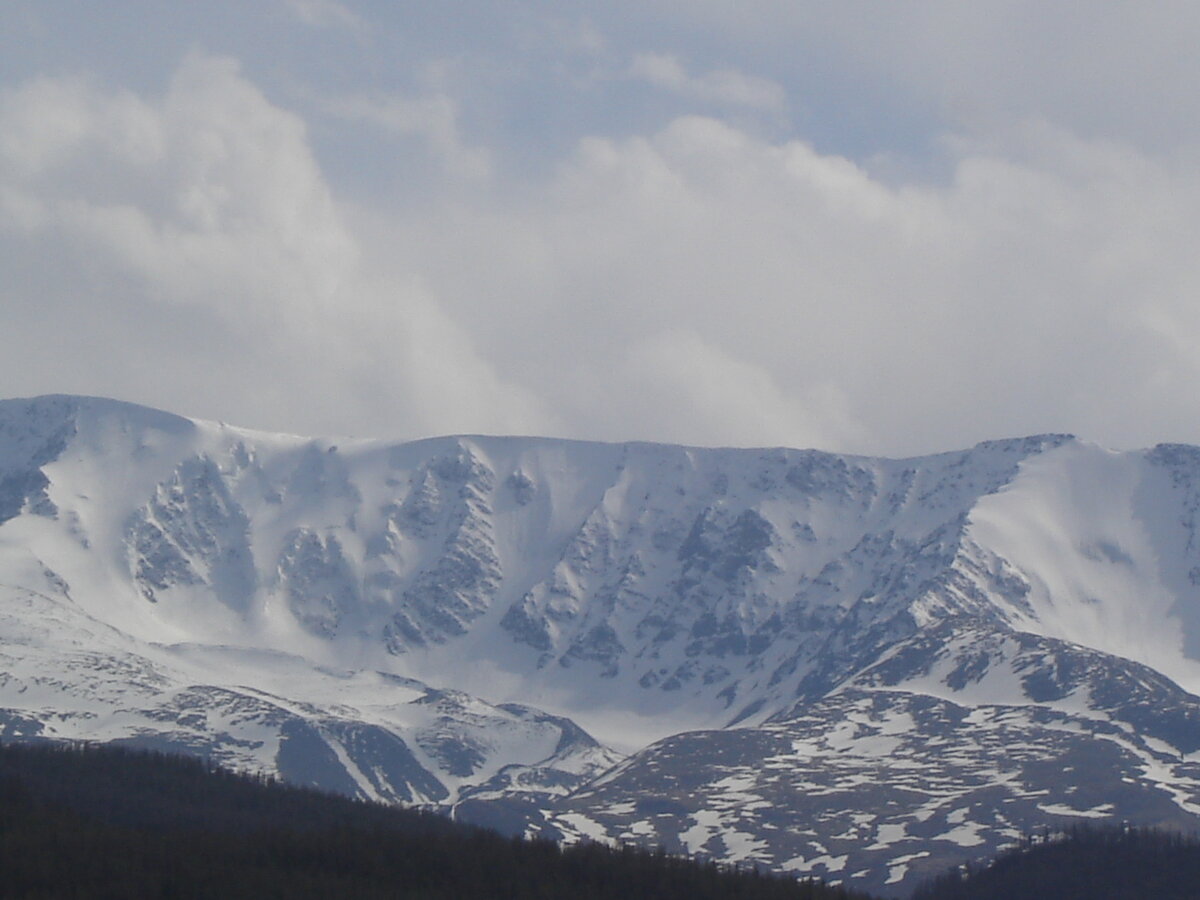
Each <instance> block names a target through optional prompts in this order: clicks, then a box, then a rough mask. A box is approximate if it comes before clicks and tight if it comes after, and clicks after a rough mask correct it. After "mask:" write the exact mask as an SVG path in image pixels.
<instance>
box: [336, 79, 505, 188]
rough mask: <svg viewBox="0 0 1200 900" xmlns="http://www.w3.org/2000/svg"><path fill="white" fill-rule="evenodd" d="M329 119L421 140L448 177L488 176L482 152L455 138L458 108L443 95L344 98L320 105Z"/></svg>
mask: <svg viewBox="0 0 1200 900" xmlns="http://www.w3.org/2000/svg"><path fill="white" fill-rule="evenodd" d="M321 106H322V109H323V111H324V112H326V113H327V114H329V115H332V116H335V117H337V118H341V119H348V120H352V121H358V122H366V123H368V124H370V125H373V126H375V127H376V128H381V129H383V130H384V131H386V132H389V133H391V134H395V135H414V136H416V137H420V138H422V139H423V140H424V141H425V142H426V145H427V146H428V148H429V149H430V151H431V152H432V154H433V155H434V157H435V158H436V159H438V160H439V161H440V162H441V163H442V165H443V166H444V167H445V169H446V170H447V171H448V172H449V173H450V174H452V175H456V176H459V177H464V178H471V179H484V178H487V177H488V176H489V175H490V174H491V170H492V166H491V159H490V157H489V154H488V152H487V151H486V150H485V149H482V148H478V147H469V146H467V145H466V144H465V143H464V142H463V140H462V136H461V135H460V134H459V127H458V104H457V103H456V102H455V101H454V99H453V98H451V97H450V96H448V95H447V94H445V93H432V94H429V95H427V96H424V97H405V96H401V95H396V94H392V95H388V96H374V97H370V96H363V95H360V96H348V97H340V98H336V99H332V100H327V101H325V102H324V103H322V104H321Z"/></svg>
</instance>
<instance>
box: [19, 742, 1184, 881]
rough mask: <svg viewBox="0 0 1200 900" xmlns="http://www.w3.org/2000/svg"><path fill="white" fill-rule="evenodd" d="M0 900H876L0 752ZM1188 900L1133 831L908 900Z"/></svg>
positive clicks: (128, 767) (1039, 839) (344, 805)
mask: <svg viewBox="0 0 1200 900" xmlns="http://www.w3.org/2000/svg"><path fill="white" fill-rule="evenodd" d="M0 897H4V898H9V897H12V898H16V897H21V898H44V900H52V898H80V900H82V898H113V900H116V898H121V900H126V898H130V900H138V898H156V900H191V898H196V900H199V898H235V900H236V898H256V900H257V898H289V900H291V898H317V897H321V898H327V897H355V898H366V900H372V898H414V900H415V898H430V900H451V898H453V900H467V898H472V900H473V898H496V900H501V898H503V900H525V898H530V900H539V898H547V900H549V898H571V900H593V898H595V900H604V898H621V900H630V898H641V897H653V898H662V900H672V898H677V897H678V898H688V900H707V898H712V900H716V898H736V900H758V898H762V900H871V898H870V897H869V896H868V895H866V894H863V893H861V892H855V891H852V890H847V889H845V888H842V887H840V886H836V885H827V884H824V883H822V882H819V881H796V880H794V879H791V878H785V877H780V876H774V875H770V874H767V873H764V872H760V871H757V870H755V869H753V868H748V867H742V868H734V867H730V866H723V865H718V864H715V863H711V862H701V861H695V860H689V859H685V858H682V857H679V856H673V855H670V854H667V853H663V852H656V851H649V850H642V849H635V848H633V847H618V848H613V847H608V846H605V845H601V844H596V843H585V844H578V845H575V846H571V847H561V846H559V845H557V844H554V843H552V842H549V841H536V840H521V839H513V838H506V837H503V836H501V835H499V834H497V833H494V832H490V831H487V830H484V829H481V828H476V827H472V826H467V825H463V824H459V823H456V822H453V821H451V820H450V819H448V818H446V817H444V816H442V815H439V814H436V813H430V812H422V811H419V810H411V809H400V808H397V807H391V806H383V805H380V804H374V803H366V802H362V801H358V800H351V799H348V798H346V797H340V796H334V795H329V794H324V793H321V792H318V791H314V790H310V789H307V788H299V787H295V786H289V785H286V784H283V783H282V782H279V781H277V780H274V779H271V778H254V777H249V776H246V775H239V774H233V773H230V772H228V771H225V770H223V769H221V768H219V767H217V766H215V765H213V764H212V763H210V762H207V761H204V760H201V759H197V758H191V757H179V756H168V755H164V754H159V753H152V752H141V751H131V750H128V749H118V748H112V747H105V746H101V745H92V744H70V745H64V744H49V743H47V744H7V745H4V744H0ZM1000 898H1005V900H1010V898H1053V900H1151V898H1152V900H1195V898H1200V839H1198V838H1197V837H1195V836H1188V835H1181V834H1178V833H1174V832H1163V831H1157V830H1154V829H1147V828H1135V827H1128V826H1121V825H1118V826H1108V827H1083V826H1080V827H1075V828H1071V829H1068V830H1066V831H1063V832H1056V833H1051V832H1043V833H1042V834H1040V835H1036V836H1028V837H1026V838H1025V839H1023V840H1022V841H1021V842H1020V843H1019V844H1018V845H1017V846H1014V847H1013V848H1011V849H1009V850H1007V851H1005V852H1004V853H1002V854H1000V856H999V857H997V858H996V859H995V860H993V861H991V862H990V863H989V864H987V865H979V864H964V865H962V866H959V867H955V868H953V869H950V870H948V871H947V872H946V873H944V874H943V875H941V876H939V877H937V878H934V879H932V880H930V881H928V882H927V883H925V884H923V885H921V886H920V887H918V888H917V889H916V891H915V892H914V893H913V895H912V897H911V900H1000Z"/></svg>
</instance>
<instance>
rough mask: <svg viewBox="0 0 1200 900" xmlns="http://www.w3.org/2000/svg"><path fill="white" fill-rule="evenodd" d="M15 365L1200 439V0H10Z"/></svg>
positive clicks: (396, 394) (2, 66)
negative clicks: (1140, 0)
mask: <svg viewBox="0 0 1200 900" xmlns="http://www.w3.org/2000/svg"><path fill="white" fill-rule="evenodd" d="M4 6H5V12H4V14H3V18H4V26H3V27H2V28H0V395H3V396H29V395H34V394H43V393H54V392H69V393H86V394H96V395H103V396H111V397H117V398H121V399H126V400H132V401H136V402H141V403H148V404H151V405H155V406H159V407H163V408H166V409H170V410H172V411H176V412H180V413H184V414H188V415H193V416H200V417H204V418H211V419H221V420H224V421H228V422H231V423H235V424H240V425H245V426H249V427H255V428H262V429H268V430H276V431H290V432H298V433H307V434H353V435H360V436H387V437H404V438H415V437H423V436H427V435H432V434H440V433H451V432H454V433H457V432H486V433H523V434H530V433H536V434H548V435H556V436H564V437H577V438H599V439H606V440H624V439H641V440H656V441H672V442H685V443H694V444H703V445H736V446H750V445H788V446H799V447H810V446H812V447H820V448H824V449H830V450H840V451H852V452H864V453H885V454H891V455H902V454H915V453H923V452H931V451H935V450H944V449H953V448H958V447H962V446H967V445H970V444H973V443H975V442H977V441H979V440H984V439H989V438H995V437H1003V436H1014V435H1023V434H1030V433H1035V432H1044V431H1070V432H1073V433H1076V434H1079V435H1080V436H1081V437H1084V438H1086V439H1089V440H1093V441H1097V442H1099V443H1101V444H1104V445H1107V446H1111V447H1116V448H1127V447H1135V446H1147V445H1150V444H1153V443H1157V442H1159V441H1189V442H1196V443H1200V410H1198V406H1200V404H1198V398H1200V152H1198V151H1200V91H1198V90H1197V86H1200V54H1198V53H1197V52H1196V48H1197V47H1198V46H1200V6H1197V5H1196V4H1195V3H1191V2H1188V3H1184V2H1172V0H1155V2H1153V3H1146V4H1131V3H1127V2H1120V3H1118V2H1109V0H1089V2H1088V3H1078V2H1053V0H1051V2H1046V0H1040V2H1036V3H1034V2H1024V0H1005V2H995V0H971V2H970V3H964V2H961V0H924V2H919V3H918V2H913V3H907V2H902V3H900V2H897V3H885V2H869V3H868V2H859V0H840V2H837V3H830V2H827V0H820V2H807V0H786V2H785V0H778V2H776V0H743V2H742V3H740V4H736V5H735V4H730V3H724V2H722V3H714V2H709V0H687V2H676V0H660V2H654V0H638V2H628V0H608V2H604V3H596V2H587V0H585V2H580V3H570V4H564V3H551V2H541V0H511V2H503V0H488V2H478V0H461V2H460V0H446V2H442V3H428V2H408V0H400V2H394V0H393V2H382V0H381V2H354V0H346V2H334V0H255V2H249V3H247V2H245V0H238V2H233V0H209V2H205V3H188V4H179V3H166V2H135V0H117V2H114V3H106V4H86V3H79V2H77V0H71V2H65V0H5V4H4Z"/></svg>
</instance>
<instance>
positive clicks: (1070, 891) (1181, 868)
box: [912, 826, 1200, 900]
mask: <svg viewBox="0 0 1200 900" xmlns="http://www.w3.org/2000/svg"><path fill="white" fill-rule="evenodd" d="M1014 897H1053V898H1054V900H1196V898H1198V897H1200V839H1198V838H1196V837H1195V836H1189V835H1183V834H1180V833H1178V832H1169V831H1159V830H1156V829H1153V828H1134V827H1122V826H1109V827H1095V826H1076V827H1073V828H1070V829H1067V830H1065V831H1062V832H1058V833H1053V834H1050V833H1046V834H1043V835H1041V836H1040V837H1037V838H1035V837H1027V838H1026V839H1025V840H1023V841H1022V842H1021V843H1020V845H1019V846H1017V847H1014V848H1012V849H1010V850H1007V851H1005V852H1003V853H1001V854H1000V855H999V856H998V857H997V858H996V859H995V860H994V861H993V862H992V863H990V864H989V865H987V866H986V867H981V868H977V869H976V868H971V867H963V868H957V869H951V870H950V871H948V872H947V873H946V874H944V875H941V876H939V877H938V878H936V879H934V880H933V881H931V882H929V883H927V884H925V885H923V886H921V887H919V888H918V889H917V890H916V891H915V892H914V894H913V896H912V900H1011V898H1014Z"/></svg>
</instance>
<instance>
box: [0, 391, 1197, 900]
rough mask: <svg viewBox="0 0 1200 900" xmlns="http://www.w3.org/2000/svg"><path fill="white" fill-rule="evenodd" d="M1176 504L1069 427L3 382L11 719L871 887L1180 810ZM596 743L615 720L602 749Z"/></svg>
mask: <svg viewBox="0 0 1200 900" xmlns="http://www.w3.org/2000/svg"><path fill="white" fill-rule="evenodd" d="M1198 508H1200V450H1196V449H1195V448H1189V447H1178V446H1163V447H1158V448H1155V449H1153V450H1150V451H1145V452H1137V453H1120V454H1118V453H1112V452H1109V451H1106V450H1103V449H1102V448H1098V447H1095V446H1092V445H1088V444H1085V443H1082V442H1079V441H1077V440H1075V439H1073V438H1070V437H1068V436H1063V435H1046V436H1039V437H1031V438H1023V439H1017V440H1007V441H995V442H988V443H984V444H980V445H978V446H976V447H974V448H971V449H969V450H964V451H957V452H952V453H944V454H938V455H935V456H929V457H922V458H918V459H908V460H887V459H869V458H864V457H852V456H838V455H834V454H828V453H822V452H818V451H800V450H785V449H772V450H728V449H709V450H704V449H696V448H686V447H672V446H663V445H652V444H590V443H582V442H570V441H557V440H547V439H535V438H487V437H456V438H436V439H430V440H425V441H418V442H414V443H407V444H396V443H388V442H385V441H357V440H353V441H347V440H339V441H331V440H322V439H309V438H302V437H292V436H281V435H267V434H261V433H256V432H251V431H247V430H244V429H238V428H232V427H229V426H225V425H221V424H216V423H207V422H198V421H192V420H189V419H184V418H181V417H178V416H172V415H170V414H167V413H160V412H156V411H153V410H146V409H143V408H139V407H135V406H130V405H127V404H121V403H116V402H114V401H106V400H97V399H88V398H76V397H47V398H36V399H33V400H15V401H3V402H0V653H2V654H3V655H4V666H3V671H4V673H5V674H4V675H3V676H2V677H0V709H2V710H4V711H3V712H2V713H0V714H2V715H3V716H4V721H5V723H6V724H5V726H4V727H5V729H6V733H7V734H8V735H9V736H10V737H11V736H17V735H40V736H42V737H51V738H55V737H57V738H64V737H65V738H88V739H96V740H107V741H136V742H140V743H142V744H148V745H155V746H173V747H180V748H185V749H188V750H189V751H192V752H200V753H207V754H211V755H214V756H216V757H217V758H219V759H222V760H224V761H227V762H229V763H231V764H234V765H237V766H240V767H244V768H250V769H255V770H259V771H277V772H280V773H281V774H283V775H284V776H285V777H287V778H289V779H291V780H293V781H297V782H300V783H307V784H317V785H321V786H325V787H330V788H333V789H336V790H340V791H343V792H346V793H352V794H358V795H361V796H365V797H371V798H378V799H385V800H398V801H401V802H414V803H426V804H434V805H442V806H445V807H447V808H450V807H453V808H454V809H456V810H457V811H458V813H459V814H460V816H462V817H464V818H475V819H477V820H481V821H482V820H487V821H490V822H494V823H496V824H502V825H503V826H504V827H506V828H509V829H511V830H514V831H541V832H542V833H546V834H555V835H561V836H564V837H566V838H567V839H576V838H578V837H580V836H590V837H606V838H620V839H625V840H629V839H636V840H644V841H646V842H648V843H655V842H662V843H664V844H666V845H668V846H672V847H678V848H680V849H687V850H690V851H695V852H703V853H708V854H711V855H713V856H715V857H717V858H720V859H725V860H738V859H753V860H759V861H761V862H763V863H766V864H769V865H771V866H774V867H778V868H782V869H785V870H790V871H797V872H816V873H825V874H828V875H830V876H832V877H843V878H847V879H850V880H856V881H858V882H861V883H863V884H868V885H872V886H876V887H881V888H886V889H887V890H889V891H893V892H896V891H900V890H901V889H903V888H904V887H905V886H906V885H908V884H910V883H911V881H912V879H913V878H915V877H916V876H917V875H918V874H919V873H920V872H921V871H923V870H925V869H929V868H936V866H938V865H941V863H942V861H943V860H944V859H945V858H948V856H949V855H953V854H954V853H959V852H970V853H972V854H978V855H980V856H983V855H986V854H987V853H988V852H990V851H991V850H993V849H994V848H995V847H997V846H998V845H999V844H1000V843H1002V842H1003V841H1005V840H1008V839H1009V838H1011V837H1012V836H1014V835H1016V834H1018V833H1019V832H1020V830H1021V829H1023V828H1026V827H1033V826H1035V825H1037V824H1039V823H1040V822H1041V821H1043V820H1045V819H1046V818H1047V817H1049V818H1050V819H1055V817H1059V818H1062V817H1068V818H1069V817H1071V816H1075V817H1089V816H1099V815H1113V816H1117V815H1121V816H1126V817H1129V818H1138V819H1139V820H1145V821H1154V822H1175V823H1187V822H1192V821H1194V817H1195V816H1196V815H1197V813H1198V812H1200V809H1198V808H1197V806H1196V803H1197V801H1196V796H1195V781H1194V779H1195V772H1194V767H1195V765H1196V762H1197V760H1200V757H1196V756H1195V754H1196V753H1197V752H1198V750H1200V730H1198V729H1200V726H1198V725H1197V722H1198V721H1200V720H1198V718H1197V713H1196V708H1197V707H1196V704H1197V702H1198V701H1197V700H1196V698H1195V697H1194V696H1192V695H1191V694H1188V693H1186V692H1185V691H1184V690H1183V689H1181V687H1180V685H1182V686H1183V687H1184V688H1187V689H1189V690H1195V689H1196V688H1197V686H1200V668H1198V666H1200V663H1198V659H1200V596H1198V595H1197V591H1198V590H1200V587H1198V585H1200V576H1197V575H1196V573H1197V572H1200V546H1198V545H1197V537H1196V527H1197V526H1196V511H1197V509H1198ZM1135 663H1140V664H1142V665H1143V666H1148V667H1151V668H1144V667H1143V668H1139V667H1138V666H1137V665H1135ZM855 723H857V724H855ZM851 726H853V727H851ZM860 726H861V727H860ZM590 734H595V735H596V736H597V738H598V739H599V742H598V741H597V740H595V739H593V738H592V737H591V736H590ZM655 741H657V743H653V742H655ZM600 742H603V743H604V744H607V745H609V747H615V748H617V750H619V751H622V752H626V753H634V754H635V755H633V756H632V757H631V758H630V759H629V760H628V761H626V762H625V763H622V764H621V765H620V766H618V767H617V768H616V769H613V770H612V771H608V772H607V774H605V775H604V777H603V779H602V780H601V781H598V782H594V783H591V784H589V782H590V781H591V780H592V779H593V778H595V777H596V776H598V775H600V774H601V773H602V772H605V770H607V769H609V767H610V766H612V765H613V764H614V763H617V762H618V761H619V760H620V755H619V754H618V753H617V752H615V751H614V750H612V749H609V748H608V747H606V746H603V745H602V744H601V743H600ZM651 744H653V746H648V745H651ZM643 748H645V749H643ZM1018 750H1019V751H1020V752H1018ZM635 751H640V752H635ZM771 760H774V761H775V763H772V764H770V765H768V762H769V761H771ZM1063 772H1076V773H1078V778H1074V777H1073V778H1069V779H1064V778H1063V777H1062V776H1063ZM835 776H836V777H835ZM831 779H832V780H831ZM1076 782H1078V785H1084V784H1085V783H1086V785H1087V787H1077V785H1076ZM954 785H957V787H954ZM1076 790H1082V791H1083V792H1084V794H1083V795H1080V796H1078V797H1077V796H1075V792H1076ZM1089 791H1090V792H1091V793H1089ZM1093 794H1094V796H1093ZM817 798H823V799H817ZM1093 800H1094V801H1095V802H1092V801H1093ZM647 804H649V805H648V806H647ZM655 804H659V805H658V806H655ZM880 804H882V806H879V805H880ZM876 806H879V808H874V807H876ZM764 810H768V812H764ZM851 825H853V827H851ZM864 842H868V843H867V844H866V847H862V846H859V845H861V844H863V843H864Z"/></svg>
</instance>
